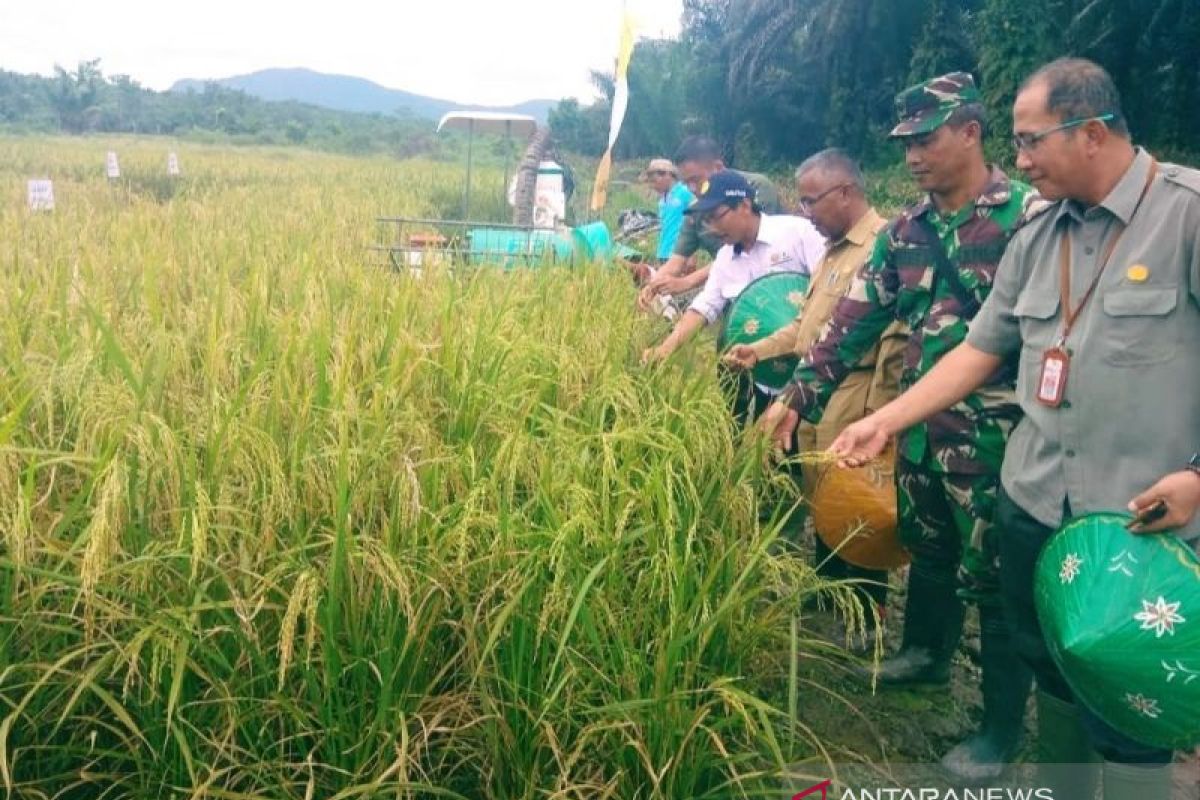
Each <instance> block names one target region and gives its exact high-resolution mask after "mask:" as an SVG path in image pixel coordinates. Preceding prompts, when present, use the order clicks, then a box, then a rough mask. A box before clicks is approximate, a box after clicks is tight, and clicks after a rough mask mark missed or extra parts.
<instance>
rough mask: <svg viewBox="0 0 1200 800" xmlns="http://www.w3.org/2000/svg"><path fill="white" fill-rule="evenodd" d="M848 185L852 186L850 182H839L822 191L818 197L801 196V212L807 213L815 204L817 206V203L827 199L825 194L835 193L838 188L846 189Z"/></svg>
mask: <svg viewBox="0 0 1200 800" xmlns="http://www.w3.org/2000/svg"><path fill="white" fill-rule="evenodd" d="M847 186H850V184H849V183H839V184H838V185H837V186H831V187H829V188H828V189H826V190H825V191H823V192H821V193H820V194H819V195H817V196H816V197H801V198H800V213H801V214H807V213H808V212H810V211H812V207H813V206H815V205H816V204H817V203H819V202H821V201H822V200H823V199H825V195H828V194H833V193H834V192H836V191H837V190H838V189H845V188H846V187H847Z"/></svg>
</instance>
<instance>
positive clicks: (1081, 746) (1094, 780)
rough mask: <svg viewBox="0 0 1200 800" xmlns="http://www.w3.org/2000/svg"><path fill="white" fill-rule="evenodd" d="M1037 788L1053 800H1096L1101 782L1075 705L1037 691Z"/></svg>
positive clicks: (1096, 759) (1095, 755)
mask: <svg viewBox="0 0 1200 800" xmlns="http://www.w3.org/2000/svg"><path fill="white" fill-rule="evenodd" d="M1036 698H1037V755H1036V757H1037V761H1038V765H1037V773H1036V785H1037V786H1039V787H1042V786H1044V787H1046V788H1048V789H1050V791H1051V792H1053V794H1054V800H1095V797H1096V787H1097V786H1098V784H1099V782H1100V754H1099V753H1097V752H1096V751H1095V750H1093V749H1092V744H1091V740H1090V739H1089V738H1088V735H1087V732H1086V731H1084V729H1083V725H1082V724H1081V722H1080V719H1079V707H1078V706H1076V705H1075V704H1074V703H1072V702H1069V701H1067V700H1063V699H1061V698H1058V697H1055V696H1054V695H1052V694H1050V693H1049V692H1046V691H1042V690H1038V691H1037V692H1036Z"/></svg>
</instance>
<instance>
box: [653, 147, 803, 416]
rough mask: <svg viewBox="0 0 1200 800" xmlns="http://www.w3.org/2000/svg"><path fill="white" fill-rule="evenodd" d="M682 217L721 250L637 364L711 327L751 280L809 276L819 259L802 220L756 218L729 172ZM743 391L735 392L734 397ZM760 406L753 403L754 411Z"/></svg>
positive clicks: (742, 183) (715, 178)
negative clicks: (662, 335) (694, 223)
mask: <svg viewBox="0 0 1200 800" xmlns="http://www.w3.org/2000/svg"><path fill="white" fill-rule="evenodd" d="M684 213H685V214H691V215H695V216H696V217H697V221H698V222H700V223H701V224H702V225H704V226H705V227H706V228H708V230H709V231H711V232H712V233H714V234H715V235H717V236H719V237H720V239H721V241H722V242H723V246H722V247H721V249H720V250H718V251H717V255H716V257H715V258H714V259H713V263H712V266H711V268H710V270H709V273H708V279H707V280H706V281H705V282H704V288H703V289H702V290H701V291H700V294H699V295H697V296H696V299H695V300H693V301H692V304H691V305H690V306H689V307H688V309H687V311H685V312H684V313H683V316H682V317H680V318H679V321H678V322H677V323H675V328H674V329H673V330H672V331H671V333H670V335H668V336H667V338H666V339H664V340H663V341H662V343H660V344H659V345H657V346H656V347H650V348H647V349H646V351H645V352H644V353H643V354H642V362H643V363H648V362H651V361H659V360H662V359H665V358H667V357H668V356H670V355H671V353H673V352H675V351H676V350H677V349H679V347H680V346H681V345H683V344H684V343H686V342H687V341H689V340H690V339H691V338H692V337H693V336H695V335H696V332H697V331H699V330H700V329H701V328H703V327H704V326H705V325H708V324H710V323H713V322H716V321H717V320H718V319H719V318H720V316H721V314H722V313H723V312H724V311H725V309H726V307H727V306H728V305H729V303H730V301H731V300H733V299H734V298H736V297H737V296H738V295H739V294H741V293H742V289H744V288H746V285H747V284H749V283H750V282H751V281H753V280H754V279H756V278H759V277H761V276H763V275H766V274H768V273H771V272H799V273H801V274H803V275H810V274H811V273H812V270H813V269H814V268H815V267H816V266H817V264H818V263H819V262H820V261H821V257H822V256H823V255H824V254H825V239H824V237H822V236H821V234H820V233H818V232H817V229H816V228H815V227H813V224H812V223H811V222H809V221H808V220H807V219H804V218H802V217H792V216H785V215H773V214H764V213H762V210H761V209H760V208H759V206H758V203H757V202H756V200H755V192H754V189H753V187H751V185H750V184H749V182H747V180H746V179H745V178H744V177H743V176H742V175H741V173H738V172H734V171H732V170H723V171H721V172H717V173H714V174H713V175H712V176H711V177H710V178H709V179H708V181H707V182H706V183H704V184H703V185H701V187H700V194H699V197H698V199H697V200H696V202H694V203H693V204H692V205H691V206H689V207H688V209H687V210H686V211H685V212H684ZM747 383H748V381H747ZM747 388H748V387H747ZM757 388H758V390H759V391H758V392H757V394H762V393H763V387H757ZM743 391H744V390H743V389H739V391H738V394H739V396H740V395H741V394H742V392H743ZM758 399H759V400H760V401H761V400H764V398H762V397H760V398H758ZM741 405H742V403H741V402H740V399H739V400H737V401H735V403H734V407H735V416H738V417H741V416H744V414H743V413H742V412H741V411H739V410H738V409H739V407H740V406H741ZM763 405H765V403H764V402H757V403H755V406H756V408H758V409H759V410H761V407H762V406H763ZM743 411H744V409H743Z"/></svg>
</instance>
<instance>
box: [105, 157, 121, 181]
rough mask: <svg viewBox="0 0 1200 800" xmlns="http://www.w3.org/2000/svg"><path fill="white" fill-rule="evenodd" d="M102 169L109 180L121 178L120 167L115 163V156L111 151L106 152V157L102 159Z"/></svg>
mask: <svg viewBox="0 0 1200 800" xmlns="http://www.w3.org/2000/svg"><path fill="white" fill-rule="evenodd" d="M104 169H105V171H106V172H108V177H110V178H119V177H121V165H120V164H118V163H117V154H116V153H115V152H114V151H112V150H109V151H108V156H107V157H106V158H105V159H104Z"/></svg>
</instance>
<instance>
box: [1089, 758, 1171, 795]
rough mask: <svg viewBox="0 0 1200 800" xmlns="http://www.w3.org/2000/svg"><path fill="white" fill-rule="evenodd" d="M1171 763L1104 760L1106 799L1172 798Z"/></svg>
mask: <svg viewBox="0 0 1200 800" xmlns="http://www.w3.org/2000/svg"><path fill="white" fill-rule="evenodd" d="M1172 788H1173V787H1172V785H1171V765H1170V764H1118V763H1116V762H1115V761H1105V762H1104V800H1171V791H1172Z"/></svg>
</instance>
